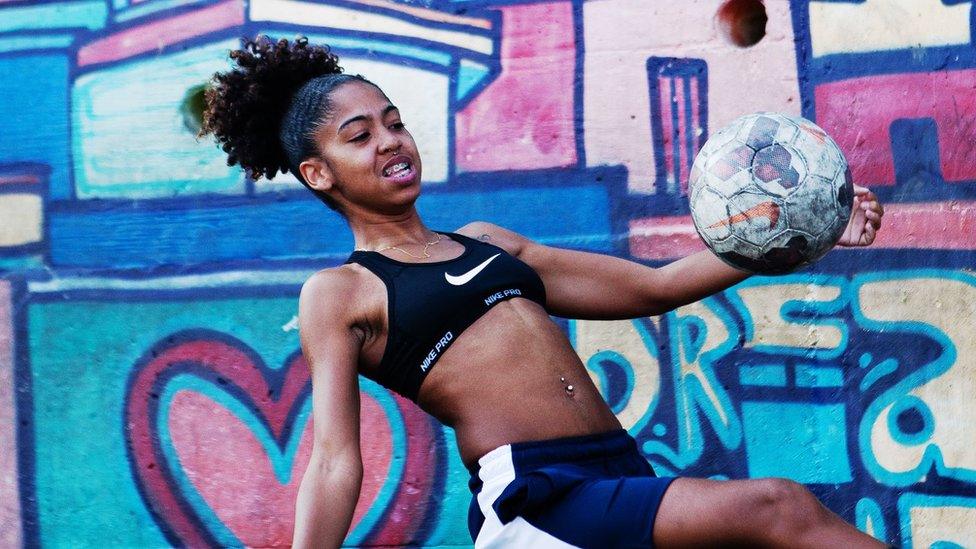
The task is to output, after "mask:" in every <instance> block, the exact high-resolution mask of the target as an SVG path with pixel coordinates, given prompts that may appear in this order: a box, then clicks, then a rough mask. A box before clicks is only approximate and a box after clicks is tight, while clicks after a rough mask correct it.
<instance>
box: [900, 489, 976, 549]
mask: <svg viewBox="0 0 976 549" xmlns="http://www.w3.org/2000/svg"><path fill="white" fill-rule="evenodd" d="M941 503H942V502H941V501H940V500H939V499H937V498H936V499H935V501H933V502H932V506H931V507H913V508H912V510H911V511H910V512H909V517H910V520H911V525H912V543H911V547H919V548H926V549H928V548H932V547H935V544H936V543H937V542H940V541H941V542H950V543H954V544H956V545H954V546H952V547H976V528H974V527H973V526H974V525H976V508H973V507H955V506H951V505H947V506H944V507H943V506H941V505H940V504H941ZM970 505H972V503H970ZM906 546H908V544H906ZM943 547H945V545H943Z"/></svg>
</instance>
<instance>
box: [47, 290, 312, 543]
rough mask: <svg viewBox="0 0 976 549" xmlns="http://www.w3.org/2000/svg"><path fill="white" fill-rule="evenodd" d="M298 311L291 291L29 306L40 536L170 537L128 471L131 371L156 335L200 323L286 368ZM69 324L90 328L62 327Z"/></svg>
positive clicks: (59, 539)
mask: <svg viewBox="0 0 976 549" xmlns="http://www.w3.org/2000/svg"><path fill="white" fill-rule="evenodd" d="M294 313H295V300H294V297H285V298H271V299H258V298H249V299H227V300H218V301H201V300H186V301H176V302H169V303H152V302H143V303H139V302H132V303H104V302H101V303H100V302H85V301H79V302H75V303H52V304H43V305H37V306H35V307H32V309H31V314H30V333H31V340H30V342H29V343H30V352H31V368H32V374H33V376H32V383H33V395H34V402H35V405H36V407H35V409H34V410H33V424H34V437H35V443H36V445H37V452H36V458H35V466H36V471H37V477H36V490H37V495H38V501H39V502H41V504H40V505H39V506H38V515H39V518H40V520H41V521H42V523H43V524H45V525H47V528H44V529H42V531H41V534H42V538H41V541H42V543H43V544H44V545H45V546H52V547H60V546H72V545H74V546H76V545H77V544H79V543H87V542H83V540H89V541H90V540H102V542H103V543H105V544H107V545H114V546H129V547H133V546H140V547H148V546H154V547H159V546H164V545H167V544H168V543H167V541H166V538H164V537H163V536H162V533H161V532H160V528H159V526H158V524H157V523H156V522H155V520H154V519H153V518H152V517H151V516H150V514H149V512H148V510H147V508H146V505H145V503H144V502H143V500H142V497H141V496H140V495H139V491H138V489H137V486H136V484H135V479H134V478H133V477H132V476H131V474H130V472H129V471H130V467H131V463H130V458H129V456H128V455H127V452H126V447H125V435H124V425H123V422H122V417H123V406H124V404H125V402H126V393H127V390H126V383H127V380H128V374H129V371H130V370H131V368H132V367H133V366H134V365H135V364H136V363H137V361H138V360H139V358H140V357H141V356H142V354H143V353H144V352H145V351H146V349H148V348H150V347H151V346H153V345H154V344H155V343H156V342H157V341H159V340H160V339H162V338H164V337H166V336H168V335H169V334H172V333H175V332H179V331H181V330H187V329H193V328H196V327H198V326H201V325H206V326H208V327H211V328H213V329H216V330H222V331H225V332H228V333H230V332H233V333H234V335H235V337H237V338H239V339H241V340H242V341H244V342H246V343H247V344H248V345H249V346H250V347H251V348H253V349H254V350H255V351H256V352H257V353H258V354H259V356H261V357H262V358H263V359H264V360H265V362H266V363H267V364H268V366H269V367H271V368H280V367H281V365H282V364H283V363H284V361H285V359H286V358H287V357H288V356H289V355H290V354H291V353H293V352H294V351H295V349H297V347H298V336H297V333H296V332H294V331H292V332H285V331H283V330H281V328H280V326H281V325H282V324H284V323H285V322H287V321H288V319H290V318H291V317H292V315H294ZM134 319H138V322H134V321H133V320H134ZM272 319H273V320H272ZM65 325H75V326H84V327H85V329H84V330H74V331H72V332H71V333H64V334H60V333H59V332H60V331H61V328H59V327H63V326H65ZM53 334H58V335H57V336H56V337H55V338H54V340H52V339H51V338H50V337H51V335H53ZM67 356H71V357H72V358H71V360H65V357H67ZM66 379H70V380H71V382H70V383H65V382H64V380H66ZM78 395H85V397H84V398H77V397H78ZM80 433H84V436H79V434H80ZM64 509H72V512H71V513H70V514H66V513H64V512H63V510H64Z"/></svg>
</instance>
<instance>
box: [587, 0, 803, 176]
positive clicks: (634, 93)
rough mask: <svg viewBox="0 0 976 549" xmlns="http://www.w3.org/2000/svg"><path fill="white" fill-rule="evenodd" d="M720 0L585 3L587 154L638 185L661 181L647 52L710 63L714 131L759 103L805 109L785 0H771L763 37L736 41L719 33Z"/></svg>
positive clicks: (765, 107) (782, 108)
mask: <svg viewBox="0 0 976 549" xmlns="http://www.w3.org/2000/svg"><path fill="white" fill-rule="evenodd" d="M720 5H721V2H720V1H717V0H697V1H688V0H681V1H674V0H653V1H648V0H593V1H589V2H585V3H584V4H583V14H584V15H583V16H584V21H585V22H586V23H585V25H584V26H583V29H584V31H583V32H584V37H585V43H584V45H585V54H584V55H585V58H584V72H583V74H584V75H585V80H584V91H583V118H584V121H585V123H584V127H585V128H586V133H585V147H586V162H587V164H588V165H590V166H599V165H606V164H609V165H615V164H623V165H625V166H626V167H627V169H628V171H629V173H630V181H629V186H630V189H631V190H632V191H637V192H651V191H652V190H653V182H654V179H655V170H654V151H653V148H652V145H651V126H650V107H649V92H648V81H647V69H646V63H647V59H648V57H651V56H657V57H682V58H697V59H704V60H705V61H706V62H707V63H708V127H709V129H710V132H711V133H714V131H715V130H717V129H718V128H720V127H722V126H724V125H726V124H728V123H729V122H731V121H732V120H733V119H735V118H737V117H739V116H741V115H743V114H747V113H751V112H756V111H779V112H785V113H789V114H799V113H800V96H799V84H798V83H797V82H798V81H797V68H796V53H795V50H794V44H793V23H792V20H791V18H790V7H789V3H788V2H780V1H775V2H766V10H767V13H768V16H769V23H768V24H767V25H766V31H767V34H766V37H765V38H763V40H762V41H761V42H759V43H758V44H756V45H755V46H753V47H751V48H738V47H736V46H733V45H731V44H729V43H727V42H725V40H724V39H723V38H721V37H720V35H719V31H718V29H717V27H716V25H715V20H714V15H715V13H716V12H717V11H718V8H719V6H720Z"/></svg>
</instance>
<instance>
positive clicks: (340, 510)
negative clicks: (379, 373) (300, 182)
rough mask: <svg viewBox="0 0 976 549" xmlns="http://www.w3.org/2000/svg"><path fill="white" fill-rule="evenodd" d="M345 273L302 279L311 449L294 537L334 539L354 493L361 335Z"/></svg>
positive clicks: (301, 543)
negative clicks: (355, 323)
mask: <svg viewBox="0 0 976 549" xmlns="http://www.w3.org/2000/svg"><path fill="white" fill-rule="evenodd" d="M353 288H354V281H353V279H352V276H351V273H348V272H337V271H336V270H333V271H323V272H320V273H317V274H316V275H314V276H312V277H311V278H310V279H309V280H308V281H307V282H306V283H305V285H304V286H302V293H301V297H300V298H299V305H298V310H299V312H298V324H299V329H300V333H301V341H302V352H303V353H304V355H305V360H306V362H307V363H308V366H309V368H310V369H311V375H312V422H313V426H314V445H313V448H312V457H311V460H310V461H309V464H308V469H306V470H305V475H304V476H303V477H302V483H301V486H300V488H299V489H298V501H297V502H296V512H295V534H294V539H293V545H294V546H295V547H300V548H305V547H314V548H323V547H329V548H332V547H339V546H340V544H341V543H342V540H343V539H344V538H345V536H346V533H347V532H348V530H349V525H350V523H351V522H352V515H353V510H354V509H355V508H356V502H357V501H358V499H359V489H360V486H361V483H362V478H363V461H362V455H361V453H360V447H359V379H358V377H357V376H358V373H357V369H356V365H357V360H358V355H359V338H358V337H357V336H356V334H355V332H353V330H352V326H353V323H352V318H351V315H350V307H349V301H348V299H349V296H350V295H351V294H352V290H353Z"/></svg>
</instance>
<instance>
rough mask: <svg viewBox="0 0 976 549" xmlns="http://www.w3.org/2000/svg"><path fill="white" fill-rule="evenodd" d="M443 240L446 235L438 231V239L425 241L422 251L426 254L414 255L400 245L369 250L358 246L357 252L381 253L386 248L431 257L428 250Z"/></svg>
mask: <svg viewBox="0 0 976 549" xmlns="http://www.w3.org/2000/svg"><path fill="white" fill-rule="evenodd" d="M441 240H444V235H442V234H440V233H437V239H436V240H432V241H430V242H427V243H425V244H424V251H423V252H422V253H423V254H424V255H413V254H412V253H410V252H408V251H407V250H404V249H403V248H401V247H400V246H385V247H383V248H379V249H376V250H367V249H365V248H356V251H357V252H377V253H379V252H385V251H386V250H397V251H398V252H403V253H405V254H407V255H409V256H410V257H412V258H414V259H429V258H430V253H429V252H428V251H427V250H428V249H430V247H431V246H433V245H434V244H437V243H438V242H440V241H441ZM417 245H418V246H419V245H420V244H417Z"/></svg>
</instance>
